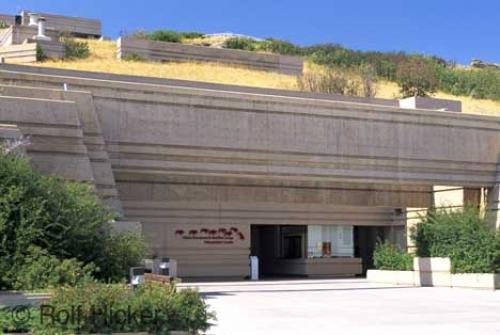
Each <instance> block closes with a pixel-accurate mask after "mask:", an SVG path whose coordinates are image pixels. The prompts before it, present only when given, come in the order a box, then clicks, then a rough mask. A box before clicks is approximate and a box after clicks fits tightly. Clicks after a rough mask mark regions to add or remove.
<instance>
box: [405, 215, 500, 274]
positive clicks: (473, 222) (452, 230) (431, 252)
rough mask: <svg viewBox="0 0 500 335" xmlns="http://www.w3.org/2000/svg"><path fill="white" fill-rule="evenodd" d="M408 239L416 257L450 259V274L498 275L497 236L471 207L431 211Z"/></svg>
mask: <svg viewBox="0 0 500 335" xmlns="http://www.w3.org/2000/svg"><path fill="white" fill-rule="evenodd" d="M412 237H413V239H414V240H415V242H416V246H417V255H418V256H421V257H450V259H451V266H452V272H454V273H491V272H500V235H499V233H495V231H494V230H493V229H492V228H491V227H489V226H488V225H487V223H486V222H485V219H484V218H483V217H482V216H481V215H480V214H479V212H478V211H477V209H475V208H472V207H467V208H465V209H463V210H450V209H438V210H434V211H431V212H429V213H428V214H427V216H426V217H423V218H421V222H419V223H418V225H417V226H416V228H415V230H414V232H413V236H412Z"/></svg>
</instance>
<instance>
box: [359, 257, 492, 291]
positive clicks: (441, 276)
mask: <svg viewBox="0 0 500 335" xmlns="http://www.w3.org/2000/svg"><path fill="white" fill-rule="evenodd" d="M413 266H414V271H391V270H368V272H367V274H366V279H368V281H370V282H374V283H386V284H395V285H403V284H406V285H412V286H420V287H462V288H479V289H488V290H495V289H500V274H499V273H451V272H450V270H451V262H450V259H449V258H448V257H415V258H414V259H413Z"/></svg>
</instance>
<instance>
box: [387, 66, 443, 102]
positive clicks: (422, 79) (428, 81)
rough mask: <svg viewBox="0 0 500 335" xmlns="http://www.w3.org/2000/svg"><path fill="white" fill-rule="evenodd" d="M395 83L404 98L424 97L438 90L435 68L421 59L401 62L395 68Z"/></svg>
mask: <svg viewBox="0 0 500 335" xmlns="http://www.w3.org/2000/svg"><path fill="white" fill-rule="evenodd" d="M396 82H397V83H398V85H399V88H400V92H401V94H402V96H403V97H404V98H406V97H414V96H418V97H425V96H428V95H429V94H430V93H434V92H435V91H436V89H437V88H438V77H437V72H436V68H435V66H434V65H433V64H431V63H430V62H429V61H427V60H424V59H421V58H412V59H410V60H408V61H405V62H401V63H400V64H399V65H398V68H397V72H396Z"/></svg>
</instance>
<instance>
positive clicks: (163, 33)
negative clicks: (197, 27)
mask: <svg viewBox="0 0 500 335" xmlns="http://www.w3.org/2000/svg"><path fill="white" fill-rule="evenodd" d="M133 36H134V37H137V38H146V39H149V40H152V41H162V42H172V43H180V42H182V40H183V39H192V38H199V37H203V36H204V34H202V33H198V32H178V31H174V30H156V31H153V32H150V33H147V32H136V33H134V34H133Z"/></svg>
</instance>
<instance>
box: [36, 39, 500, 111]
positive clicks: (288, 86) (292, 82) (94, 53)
mask: <svg viewBox="0 0 500 335" xmlns="http://www.w3.org/2000/svg"><path fill="white" fill-rule="evenodd" d="M87 42H88V46H89V51H90V55H89V56H88V57H87V58H85V59H71V60H46V61H45V62H43V63H36V64H35V65H36V66H43V67H52V68H61V69H71V70H81V71H95V72H108V73H114V74H126V75H137V76H150V77H157V78H170V79H184V80H195V81H203V82H212V83H220V84H233V85H242V86H253V87H262V88H275V89H285V90H299V87H298V85H297V77H295V76H290V75H285V74H279V73H274V72H267V71H259V70H253V69H248V68H242V67H237V66H231V65H225V64H220V63H200V62H171V63H156V62H142V61H139V60H135V59H134V60H133V61H120V60H118V59H117V58H116V43H115V42H114V41H98V40H88V41H87ZM192 42H193V44H197V43H201V40H200V41H197V40H196V39H193V40H192ZM219 42H220V41H219ZM320 68H321V66H319V65H315V64H311V63H310V62H306V63H305V69H304V71H305V73H308V72H310V71H318V69H320ZM399 96H400V93H399V88H398V86H397V84H396V83H394V82H390V81H382V80H380V81H378V82H377V85H376V97H377V98H386V99H395V98H399ZM431 96H432V97H435V98H442V99H455V100H460V101H462V107H463V111H464V112H465V113H471V114H485V115H500V101H493V100H486V99H474V98H472V97H463V96H454V95H451V94H448V93H443V92H437V93H435V94H432V95H431Z"/></svg>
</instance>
